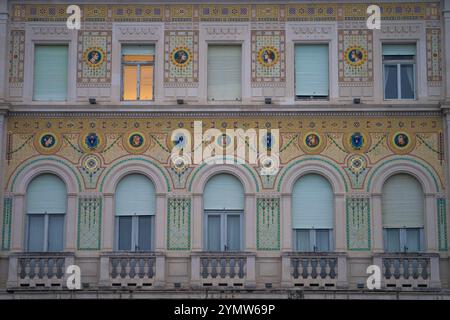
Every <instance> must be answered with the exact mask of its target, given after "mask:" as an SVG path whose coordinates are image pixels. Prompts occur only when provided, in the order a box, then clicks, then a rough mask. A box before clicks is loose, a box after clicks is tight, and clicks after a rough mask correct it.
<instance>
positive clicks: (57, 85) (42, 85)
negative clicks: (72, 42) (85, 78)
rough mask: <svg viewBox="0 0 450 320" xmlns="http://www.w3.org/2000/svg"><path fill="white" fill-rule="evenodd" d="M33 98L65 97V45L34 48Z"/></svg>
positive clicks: (52, 98)
mask: <svg viewBox="0 0 450 320" xmlns="http://www.w3.org/2000/svg"><path fill="white" fill-rule="evenodd" d="M33 85H34V96H33V99H34V100H44V101H51V100H66V99H67V46H55V45H47V46H43V45H37V46H35V48H34V83H33Z"/></svg>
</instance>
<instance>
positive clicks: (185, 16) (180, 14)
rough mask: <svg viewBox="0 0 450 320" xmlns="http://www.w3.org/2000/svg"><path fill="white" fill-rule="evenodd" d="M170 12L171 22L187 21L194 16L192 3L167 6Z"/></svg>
mask: <svg viewBox="0 0 450 320" xmlns="http://www.w3.org/2000/svg"><path fill="white" fill-rule="evenodd" d="M168 11H169V12H170V21H172V22H187V21H192V19H193V17H194V6H193V5H177V6H170V7H168Z"/></svg>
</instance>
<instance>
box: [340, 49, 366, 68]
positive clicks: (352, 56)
mask: <svg viewBox="0 0 450 320" xmlns="http://www.w3.org/2000/svg"><path fill="white" fill-rule="evenodd" d="M344 60H345V61H346V62H347V64H349V65H351V66H353V67H357V66H360V65H362V64H364V63H365V62H366V61H367V51H366V50H365V49H364V48H363V47H360V46H352V47H348V48H347V50H345V52H344Z"/></svg>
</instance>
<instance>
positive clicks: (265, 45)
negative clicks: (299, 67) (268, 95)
mask: <svg viewBox="0 0 450 320" xmlns="http://www.w3.org/2000/svg"><path fill="white" fill-rule="evenodd" d="M285 43H286V37H285V33H284V31H281V30H279V31H269V30H253V31H252V43H251V45H252V86H260V85H265V84H266V83H267V82H268V83H272V84H280V83H281V84H284V82H285V81H286V61H285Z"/></svg>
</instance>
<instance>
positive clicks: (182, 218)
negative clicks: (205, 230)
mask: <svg viewBox="0 0 450 320" xmlns="http://www.w3.org/2000/svg"><path fill="white" fill-rule="evenodd" d="M190 230H191V199H190V198H183V197H180V198H169V199H168V201H167V249H168V250H190V248H191V231H190Z"/></svg>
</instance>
